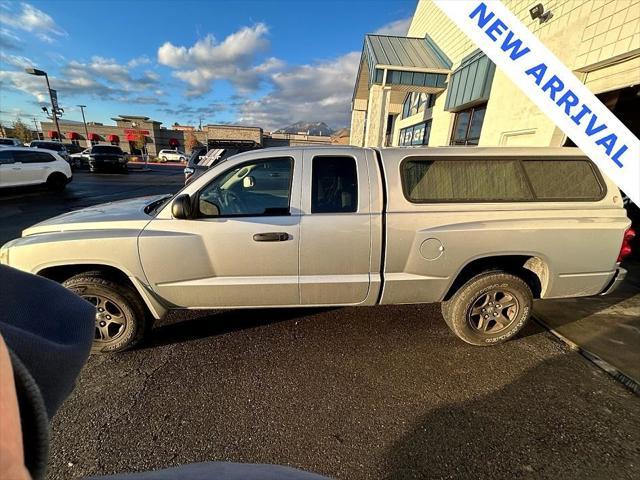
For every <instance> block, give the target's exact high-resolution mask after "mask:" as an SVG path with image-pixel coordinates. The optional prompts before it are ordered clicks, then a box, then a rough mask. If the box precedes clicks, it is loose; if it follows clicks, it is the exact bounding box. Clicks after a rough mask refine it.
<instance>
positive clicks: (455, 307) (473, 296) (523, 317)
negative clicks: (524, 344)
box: [442, 272, 533, 346]
mask: <svg viewBox="0 0 640 480" xmlns="http://www.w3.org/2000/svg"><path fill="white" fill-rule="evenodd" d="M532 303H533V294H532V293H531V288H529V285H527V284H526V282H525V281H524V280H522V279H521V278H520V277H517V276H515V275H512V274H510V273H504V272H490V273H483V274H480V275H477V276H475V277H473V278H472V279H471V280H469V281H468V282H467V283H465V284H464V285H463V286H462V287H461V288H460V289H459V290H458V291H457V292H456V293H455V294H454V295H453V296H452V297H451V298H450V299H449V300H447V301H446V302H443V303H442V315H443V317H444V319H445V322H446V323H447V325H448V327H449V328H450V329H451V331H452V332H453V333H455V334H456V335H457V336H458V337H459V338H460V339H462V340H464V341H465V342H467V343H470V344H471V345H477V346H490V345H496V344H499V343H503V342H506V341H507V340H509V339H510V338H511V337H513V336H514V335H515V334H516V333H518V332H519V331H520V330H521V329H522V327H524V325H525V324H526V323H527V320H529V316H530V314H531V306H532Z"/></svg>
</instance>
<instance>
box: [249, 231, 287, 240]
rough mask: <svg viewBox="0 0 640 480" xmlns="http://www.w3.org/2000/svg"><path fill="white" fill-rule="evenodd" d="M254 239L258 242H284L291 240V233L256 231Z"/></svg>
mask: <svg viewBox="0 0 640 480" xmlns="http://www.w3.org/2000/svg"><path fill="white" fill-rule="evenodd" d="M253 240H254V241H256V242H284V241H286V240H289V234H288V233H286V232H268V233H256V234H255V235H254V236H253Z"/></svg>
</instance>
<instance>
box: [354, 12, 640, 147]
mask: <svg viewBox="0 0 640 480" xmlns="http://www.w3.org/2000/svg"><path fill="white" fill-rule="evenodd" d="M503 1H504V3H505V4H506V6H507V7H508V8H509V9H510V10H511V11H512V12H514V14H515V15H516V16H517V17H518V18H519V19H520V20H521V21H522V22H523V23H524V24H525V25H526V26H527V27H528V28H529V29H530V30H531V31H532V32H533V33H534V34H535V35H536V36H537V37H538V38H539V39H540V40H541V41H542V42H543V43H544V44H545V45H546V46H547V47H548V48H549V49H550V50H551V51H552V52H553V53H554V54H555V55H556V56H557V57H558V58H559V59H560V60H561V61H562V62H563V63H564V64H565V65H566V66H567V67H569V68H570V69H572V70H573V72H574V73H575V75H576V76H577V77H578V78H579V79H580V80H581V81H582V82H583V83H585V84H586V85H587V86H588V87H589V88H590V89H591V91H592V92H593V93H595V94H597V95H598V97H599V98H600V99H601V100H602V101H603V103H605V104H606V105H607V106H608V107H609V108H610V109H611V110H613V111H614V113H615V114H616V116H618V118H620V120H621V121H622V122H623V123H625V124H626V125H627V126H628V127H629V128H630V130H631V131H632V132H634V133H635V134H636V135H638V134H639V132H640V115H638V112H639V111H640V87H639V85H640V0H586V1H585V0H547V1H542V4H543V6H544V9H545V11H550V12H551V13H552V16H551V18H550V19H549V20H547V21H545V22H543V23H540V21H539V20H538V19H535V20H534V19H532V18H531V15H530V13H529V10H530V9H531V8H532V7H533V6H534V5H536V4H537V3H540V2H539V1H537V0H536V1H534V0H503ZM351 107H352V117H351V143H352V144H353V145H360V146H391V145H393V146H396V145H430V146H442V145H454V144H455V145H484V146H495V145H538V146H543V145H552V146H560V145H565V144H570V140H569V139H567V138H566V136H565V135H564V133H563V132H562V131H561V130H560V129H558V128H557V127H556V126H555V124H554V123H553V122H552V121H551V120H550V119H549V118H548V117H547V116H546V115H545V114H544V113H543V112H542V111H541V110H540V109H539V108H538V107H537V106H536V105H535V104H533V103H532V102H531V101H530V100H529V99H528V97H527V96H526V95H525V94H524V93H523V92H522V91H521V90H520V89H519V87H517V86H516V85H515V84H513V83H512V82H511V80H509V79H508V78H507V77H506V76H505V75H504V74H503V73H502V72H500V70H497V69H496V68H495V65H494V64H493V63H492V62H491V61H490V60H489V59H488V58H487V57H486V55H484V54H483V53H482V51H480V50H479V49H478V48H477V46H476V45H475V44H474V43H473V42H472V41H471V40H470V39H469V38H468V37H467V36H466V35H465V34H464V33H463V32H462V31H461V30H460V29H458V27H457V26H456V25H455V24H454V23H453V22H451V21H450V20H449V19H448V17H447V16H446V15H445V14H444V13H442V12H441V11H440V9H439V8H438V7H437V6H436V5H435V4H434V3H433V2H432V1H431V0H420V1H419V3H418V5H417V8H416V12H415V14H414V16H413V19H412V22H411V25H410V27H409V32H408V34H407V37H391V36H384V35H367V36H366V38H365V42H364V47H363V52H362V56H361V61H360V68H359V72H358V77H357V80H356V85H355V89H354V94H353V100H352V105H351Z"/></svg>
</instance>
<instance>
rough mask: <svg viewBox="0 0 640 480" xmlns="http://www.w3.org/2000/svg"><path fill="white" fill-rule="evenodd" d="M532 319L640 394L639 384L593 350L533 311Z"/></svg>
mask: <svg viewBox="0 0 640 480" xmlns="http://www.w3.org/2000/svg"><path fill="white" fill-rule="evenodd" d="M533 319H534V320H535V321H536V322H537V323H538V324H540V325H541V326H542V327H544V328H545V329H547V330H548V331H549V332H551V334H552V335H553V336H555V337H556V338H557V339H559V340H560V341H562V342H563V343H565V344H566V345H567V346H568V347H569V348H570V349H571V350H575V351H577V352H578V353H580V355H582V356H583V357H585V358H586V359H587V360H589V361H590V362H591V363H593V364H594V365H596V366H597V367H599V368H600V369H602V370H604V371H605V372H607V373H608V374H609V375H611V376H612V377H613V378H614V379H615V380H617V381H618V382H620V383H621V384H622V385H624V386H625V387H627V388H628V389H629V390H631V391H632V392H633V393H635V394H636V395H638V396H640V384H639V383H638V382H637V381H636V380H634V379H633V378H631V377H629V376H627V375H626V374H624V373H622V372H621V371H620V370H618V368H617V367H615V366H613V365H611V364H610V363H609V362H607V361H606V360H603V359H602V358H600V357H599V356H598V355H596V354H595V353H593V352H590V351H589V350H585V349H584V348H582V347H581V346H580V345H578V344H577V343H575V342H574V341H573V340H570V339H568V338H567V337H565V336H564V335H562V334H561V333H560V332H558V331H557V330H555V329H554V328H551V327H550V326H549V325H547V324H546V323H545V322H544V320H542V319H541V318H540V317H539V316H537V315H536V314H535V313H534V314H533Z"/></svg>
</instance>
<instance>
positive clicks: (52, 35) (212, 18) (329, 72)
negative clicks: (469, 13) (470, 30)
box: [0, 0, 416, 130]
mask: <svg viewBox="0 0 640 480" xmlns="http://www.w3.org/2000/svg"><path fill="white" fill-rule="evenodd" d="M415 6H416V0H406V1H405V0H386V1H376V0H354V1H309V2H305V1H296V2H294V1H260V0H254V1H204V0H201V1H110V2H102V1H79V0H77V1H47V2H38V1H33V2H29V3H22V2H6V1H4V2H0V120H1V121H2V122H3V123H8V124H10V123H11V122H12V121H13V120H15V118H16V117H17V116H20V117H21V118H22V119H23V121H30V122H32V118H33V117H36V118H37V119H38V120H39V121H40V120H45V117H44V114H43V113H42V111H41V108H40V107H41V105H47V104H48V98H47V96H46V89H45V86H44V79H43V78H41V77H34V76H30V75H27V74H25V73H23V70H24V67H26V66H30V65H33V66H35V67H36V68H40V69H42V70H45V71H47V72H48V74H49V77H50V80H51V83H52V85H51V86H52V88H54V89H57V90H58V98H59V103H60V105H61V106H62V107H63V108H64V109H65V115H64V117H63V118H65V119H70V120H81V116H80V112H79V109H78V108H77V107H75V106H76V105H77V104H85V105H87V109H86V114H87V120H88V121H98V122H103V123H110V120H109V119H110V118H111V117H113V116H116V115H120V114H138V115H141V114H144V115H147V116H150V117H152V118H154V119H157V120H160V121H162V122H163V123H164V124H165V125H169V124H172V123H173V122H176V121H177V122H180V123H188V124H197V123H198V121H199V119H200V118H202V122H203V123H223V122H231V123H241V124H248V125H257V126H261V127H263V128H265V129H267V130H269V129H275V128H279V127H282V126H285V125H288V124H290V123H293V122H296V121H324V122H326V123H327V124H329V126H331V127H333V128H340V127H344V126H348V122H349V101H350V98H351V93H352V91H353V85H354V82H355V75H356V70H357V65H358V60H359V57H360V50H361V48H362V41H363V37H364V34H365V33H372V32H378V33H389V34H401V35H402V34H405V33H406V30H407V28H408V24H409V20H410V17H411V15H412V14H413V12H414V10H415Z"/></svg>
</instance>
